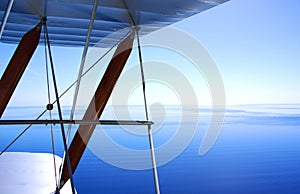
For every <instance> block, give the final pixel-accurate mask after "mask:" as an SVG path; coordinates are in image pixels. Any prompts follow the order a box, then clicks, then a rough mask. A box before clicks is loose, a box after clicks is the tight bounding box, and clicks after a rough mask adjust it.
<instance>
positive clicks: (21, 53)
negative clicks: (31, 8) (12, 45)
mask: <svg viewBox="0 0 300 194" xmlns="http://www.w3.org/2000/svg"><path fill="white" fill-rule="evenodd" d="M41 27H42V24H41V23H39V24H38V25H37V26H35V27H34V28H33V29H31V30H30V31H29V32H27V33H26V34H25V35H24V36H23V37H22V40H21V41H20V43H19V45H18V47H17V49H16V51H15V53H14V55H13V56H12V58H11V60H10V62H9V64H8V65H7V67H6V69H5V71H4V73H3V75H2V77H1V80H0V117H2V114H3V112H4V110H5V108H6V106H7V104H8V102H9V100H10V98H11V97H12V95H13V93H14V91H15V89H16V87H17V85H18V83H19V81H20V79H21V77H22V75H23V73H24V71H25V69H26V67H27V65H28V63H29V61H30V59H31V57H32V55H33V53H34V51H35V49H36V47H37V45H38V44H39V41H40V34H41Z"/></svg>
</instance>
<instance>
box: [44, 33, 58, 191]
mask: <svg viewBox="0 0 300 194" xmlns="http://www.w3.org/2000/svg"><path fill="white" fill-rule="evenodd" d="M44 40H46V32H45V30H44ZM45 69H46V80H47V81H46V82H47V93H48V105H47V110H48V111H49V118H50V120H52V112H51V111H52V109H53V105H52V104H51V93H50V81H49V70H48V69H49V67H48V54H47V44H46V41H45ZM49 126H50V134H51V147H52V156H53V165H54V176H55V184H56V189H57V188H58V177H57V171H56V159H55V144H54V134H53V125H52V124H50V125H49Z"/></svg>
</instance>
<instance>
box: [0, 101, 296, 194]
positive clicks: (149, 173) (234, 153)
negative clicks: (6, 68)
mask: <svg viewBox="0 0 300 194" xmlns="http://www.w3.org/2000/svg"><path fill="white" fill-rule="evenodd" d="M121 108H122V109H126V108H125V107H121ZM127 109H128V111H127V112H126V111H125V112H126V114H125V115H127V114H129V115H130V118H129V119H131V120H144V116H145V115H144V110H143V107H142V106H133V107H130V108H127ZM129 109H130V110H129ZM43 110H44V108H43V107H9V108H8V109H7V110H6V112H5V114H4V116H3V118H2V119H36V117H37V116H38V115H39V114H40V113H41V112H42V111H43ZM213 111H214V110H213V109H212V108H211V107H201V106H200V107H189V109H183V108H182V107H179V106H164V107H159V108H158V109H157V110H155V108H153V109H151V111H150V118H152V119H153V122H154V124H153V125H152V126H151V130H152V131H153V134H152V138H153V144H154V147H155V150H154V151H155V153H156V161H157V172H158V179H159V185H160V192H161V193H165V194H200V193H204V194H218V193H219V194H222V193H229V194H235V193H236V194H247V193H249V194H252V193H254V194H260V193H261V194H267V193H270V194H276V193H278V194H282V193H289V194H293V193H294V194H299V193H300V104H259V105H236V106H227V107H226V112H224V121H223V122H219V123H212V122H214V121H213V119H211V117H212V113H213ZM69 114H70V107H63V116H64V119H68V117H69ZM78 116H79V117H80V115H78ZM127 116H128V115H127ZM219 116H220V115H219ZM41 118H43V119H49V114H48V113H46V114H45V116H43V117H41ZM53 118H54V119H55V118H56V119H57V113H55V110H54V111H53ZM110 118H113V119H121V120H122V119H128V118H126V117H122V116H120V115H119V114H118V113H115V110H114V108H113V107H109V108H107V110H106V112H105V113H104V116H103V118H102V117H101V119H110ZM210 125H213V126H217V127H219V130H216V131H215V134H214V138H215V141H213V144H212V145H211V147H210V149H209V150H207V152H205V153H202V154H199V149H200V147H201V145H202V143H203V141H205V140H204V139H205V138H204V137H205V134H207V133H208V132H207V130H209V126H210ZM26 127H27V126H26V125H0V149H4V148H5V147H6V146H7V145H8V144H9V143H10V142H11V141H12V140H13V139H14V138H15V137H16V136H17V135H18V134H20V132H21V131H23V130H24V129H25V128H26ZM77 127H78V126H77V125H73V126H72V128H71V129H72V131H71V135H70V138H72V136H73V135H74V132H75V130H76V128H77ZM65 129H66V130H67V129H68V125H65ZM52 131H53V134H54V135H53V137H54V142H55V144H54V147H55V154H56V155H58V156H61V157H62V156H63V146H62V138H61V129H60V126H59V125H54V126H52ZM178 134H179V135H178ZM106 142H110V143H106ZM7 151H9V152H43V153H52V143H51V131H50V125H33V126H31V127H30V128H29V129H28V130H27V131H26V132H25V133H24V134H23V135H22V136H21V137H20V138H19V139H18V140H17V141H16V142H15V143H14V144H13V145H12V146H11V147H10V148H9V149H8V150H7ZM150 156H151V155H150V149H149V139H148V128H147V126H112V125H107V126H106V125H104V126H98V127H97V128H96V129H95V132H94V134H93V136H92V139H91V141H90V143H89V144H88V148H87V149H86V151H85V152H84V155H83V157H82V159H81V161H80V163H79V165H78V167H77V169H76V172H75V174H74V183H75V187H76V190H77V192H78V193H79V194H99V193H104V194H110V193H111V194H135V193H136V194H148V193H149V194H152V193H155V186H154V179H153V170H152V169H151V157H150ZM0 157H1V156H0Z"/></svg>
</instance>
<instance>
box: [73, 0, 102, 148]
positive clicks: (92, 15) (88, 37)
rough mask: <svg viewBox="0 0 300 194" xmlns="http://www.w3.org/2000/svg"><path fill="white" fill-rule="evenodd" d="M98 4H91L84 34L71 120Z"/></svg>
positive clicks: (96, 1) (96, 2)
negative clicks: (88, 20)
mask: <svg viewBox="0 0 300 194" xmlns="http://www.w3.org/2000/svg"><path fill="white" fill-rule="evenodd" d="M98 4H99V0H95V1H94V5H93V9H92V14H91V19H90V24H89V29H88V33H87V36H86V41H85V45H84V49H83V53H82V57H81V64H80V67H79V72H78V77H77V84H76V88H75V94H74V99H73V105H72V109H71V114H70V120H73V118H74V112H75V106H76V102H77V97H78V92H79V87H80V81H81V77H82V72H83V67H84V63H85V59H86V55H87V52H88V48H89V45H90V38H91V35H92V29H93V26H94V20H95V17H96V13H97V8H98ZM71 126H72V125H71V124H70V125H69V126H68V132H67V143H68V142H69V138H70V135H71Z"/></svg>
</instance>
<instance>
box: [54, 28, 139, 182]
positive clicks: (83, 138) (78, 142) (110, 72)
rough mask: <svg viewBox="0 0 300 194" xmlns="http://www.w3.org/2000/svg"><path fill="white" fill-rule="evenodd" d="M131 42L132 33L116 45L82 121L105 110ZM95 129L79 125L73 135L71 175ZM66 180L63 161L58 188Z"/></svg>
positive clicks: (132, 38)
mask: <svg viewBox="0 0 300 194" xmlns="http://www.w3.org/2000/svg"><path fill="white" fill-rule="evenodd" d="M133 40H134V36H133V33H131V34H130V35H129V36H127V37H126V38H125V39H124V40H123V41H122V42H121V43H120V44H119V45H118V47H117V49H116V51H115V53H114V55H113V58H112V59H111V61H110V63H109V65H108V67H107V69H106V71H105V73H104V75H103V77H102V80H101V82H100V84H99V85H98V88H97V90H96V92H95V94H94V97H93V99H92V101H91V102H90V104H89V106H88V108H87V110H86V112H85V114H84V117H83V120H99V118H100V116H101V114H102V112H103V110H104V108H105V105H106V103H107V101H108V99H109V97H110V95H111V93H112V90H113V88H114V86H115V84H116V82H117V80H118V78H119V76H120V74H121V72H122V70H123V68H124V66H125V64H126V61H127V59H128V57H129V55H130V53H131V50H132V44H133ZM95 127H96V124H91V125H80V126H79V127H78V130H77V131H76V133H75V136H74V138H73V140H72V142H71V145H70V147H69V150H68V151H69V155H70V161H71V167H72V172H73V173H74V171H75V170H76V167H77V165H78V163H79V161H80V158H81V156H82V155H83V152H84V150H85V148H86V145H87V144H88V142H89V139H90V137H91V135H92V134H93V132H94V129H95ZM68 179H69V175H68V169H67V165H66V162H65V161H64V163H63V167H62V172H61V179H60V186H61V187H63V185H64V184H65V183H66V182H67V180H68Z"/></svg>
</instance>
